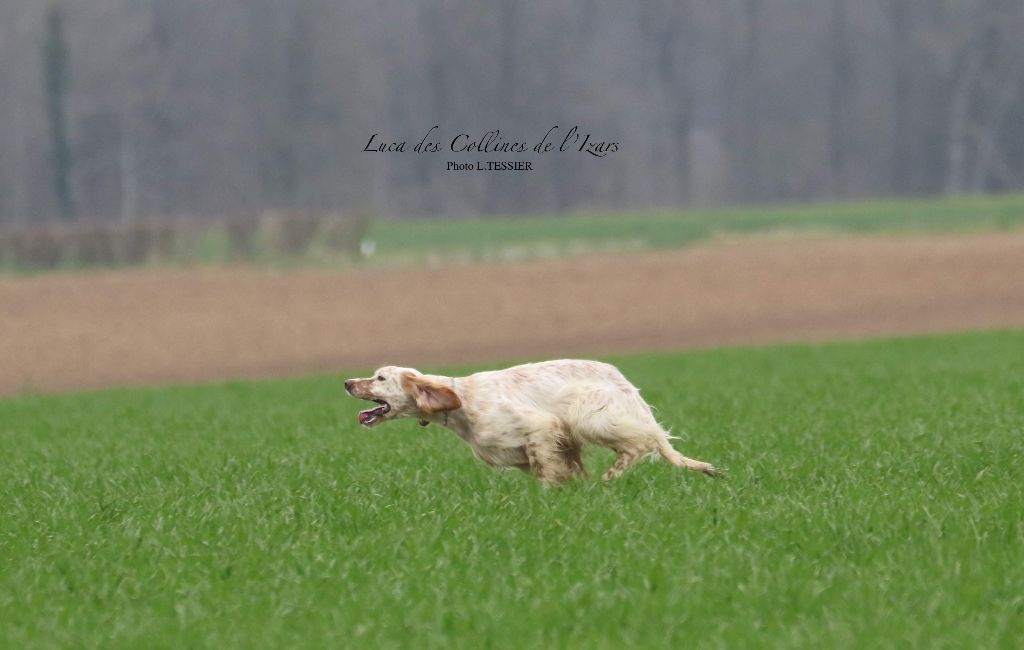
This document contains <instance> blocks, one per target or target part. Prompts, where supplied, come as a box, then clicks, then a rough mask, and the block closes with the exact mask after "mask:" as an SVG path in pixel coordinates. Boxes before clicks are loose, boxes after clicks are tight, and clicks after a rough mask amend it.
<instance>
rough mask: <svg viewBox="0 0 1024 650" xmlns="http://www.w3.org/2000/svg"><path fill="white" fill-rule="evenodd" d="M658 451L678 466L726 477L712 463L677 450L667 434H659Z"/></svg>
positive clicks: (709, 474)
mask: <svg viewBox="0 0 1024 650" xmlns="http://www.w3.org/2000/svg"><path fill="white" fill-rule="evenodd" d="M658 453H659V454H661V457H662V458H664V459H665V460H667V461H668V462H670V463H672V464H673V465H675V466H676V467H685V468H686V469H688V470H691V471H694V472H702V473H704V474H707V475H708V476H714V477H715V478H724V477H725V473H724V472H723V471H722V470H720V469H717V468H716V467H715V466H714V465H712V464H711V463H705V462H704V461H701V460H694V459H692V458H687V457H686V456H684V455H682V454H680V453H679V452H678V451H676V449H675V447H673V446H672V444H671V443H670V442H669V441H668V436H667V435H661V436H658Z"/></svg>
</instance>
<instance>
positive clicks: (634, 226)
mask: <svg viewBox="0 0 1024 650" xmlns="http://www.w3.org/2000/svg"><path fill="white" fill-rule="evenodd" d="M1022 226H1024V195H1022V194H1003V195H990V196H962V197H956V198H948V197H940V198H928V199H898V200H897V199H893V200H887V201H864V202H855V203H813V204H803V205H776V206H739V207H734V208H717V209H707V210H684V211H678V210H677V211H663V212H639V213H606V214H601V213H597V214H580V215H560V216H535V217H523V216H518V217H487V218H476V219H423V220H417V221H377V222H376V223H374V224H373V226H372V227H371V229H370V232H369V234H368V236H369V238H370V239H372V240H374V241H375V242H376V243H377V248H378V254H377V256H376V260H377V261H378V262H380V263H395V262H400V263H401V262H405V263H419V262H422V261H426V260H432V259H433V260H438V261H451V260H463V261H477V260H493V259H524V258H526V259H529V258H537V257H557V256H561V255H571V254H574V253H580V252H589V251H599V250H637V249H639V250H642V249H651V248H673V247H680V246H686V245H690V244H693V243H696V242H700V241H704V240H707V239H709V238H712V237H715V236H745V235H757V234H766V233H773V232H787V233H825V234H901V233H902V234H907V233H936V232H969V231H993V230H1007V229H1011V228H1019V227H1022Z"/></svg>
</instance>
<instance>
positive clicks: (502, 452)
mask: <svg viewBox="0 0 1024 650" xmlns="http://www.w3.org/2000/svg"><path fill="white" fill-rule="evenodd" d="M471 444H472V443H471ZM472 446H473V453H475V454H476V457H477V458H479V459H480V460H481V461H483V462H485V463H487V464H488V465H491V466H492V467H517V466H519V465H526V464H528V463H529V459H528V458H527V456H526V447H499V446H480V445H476V444H473V445H472Z"/></svg>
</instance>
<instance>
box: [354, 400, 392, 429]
mask: <svg viewBox="0 0 1024 650" xmlns="http://www.w3.org/2000/svg"><path fill="white" fill-rule="evenodd" d="M372 401H374V402H377V403H378V404H380V406H378V407H377V408H372V409H366V410H365V411H359V424H361V425H363V426H364V427H372V426H373V425H374V424H375V423H376V422H377V421H378V420H380V419H381V418H383V417H384V416H385V415H387V414H388V412H390V411H391V405H390V404H388V403H387V402H385V401H384V400H382V399H375V400H372Z"/></svg>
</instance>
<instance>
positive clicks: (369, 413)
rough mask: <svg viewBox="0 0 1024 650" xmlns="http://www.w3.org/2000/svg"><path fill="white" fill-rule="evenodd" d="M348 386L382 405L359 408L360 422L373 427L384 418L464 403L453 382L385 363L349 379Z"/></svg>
mask: <svg viewBox="0 0 1024 650" xmlns="http://www.w3.org/2000/svg"><path fill="white" fill-rule="evenodd" d="M345 390H347V391H348V392H349V394H350V395H352V396H353V397H358V398H359V399H365V400H369V401H371V402H377V404H379V406H377V407H376V408H372V409H366V410H365V411H360V412H359V424H361V425H363V426H366V427H372V426H373V425H375V424H377V423H378V422H383V421H384V420H393V419H396V418H417V419H419V420H421V421H424V422H425V420H426V418H428V417H429V416H431V415H434V414H435V413H442V412H444V411H453V410H455V409H457V408H461V407H462V401H461V400H460V399H459V396H458V395H456V394H455V391H454V390H452V389H451V387H450V386H445V385H444V384H440V383H437V382H435V381H432V380H430V379H427V378H426V377H424V376H423V374H422V373H421V372H419V371H418V370H413V369H412V368H398V367H396V366H384V367H383V368H378V369H377V372H375V373H373V376H372V377H366V378H363V379H349V380H346V381H345Z"/></svg>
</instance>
